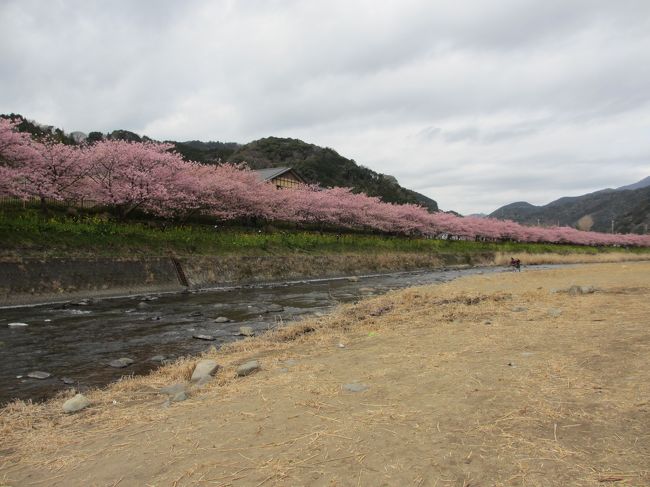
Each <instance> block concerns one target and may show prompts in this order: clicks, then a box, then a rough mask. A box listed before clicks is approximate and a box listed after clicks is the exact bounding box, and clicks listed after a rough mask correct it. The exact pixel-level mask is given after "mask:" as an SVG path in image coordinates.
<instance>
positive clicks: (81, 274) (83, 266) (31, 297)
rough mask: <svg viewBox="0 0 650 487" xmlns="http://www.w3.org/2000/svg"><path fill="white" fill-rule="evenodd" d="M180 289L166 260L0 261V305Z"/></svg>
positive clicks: (173, 269)
mask: <svg viewBox="0 0 650 487" xmlns="http://www.w3.org/2000/svg"><path fill="white" fill-rule="evenodd" d="M182 289H183V286H181V285H180V283H179V280H178V277H177V274H176V269H175V268H174V265H173V263H172V261H171V259H169V258H166V257H160V258H146V259H138V258H134V259H124V258H95V259H47V260H41V259H24V260H22V261H19V262H0V306H8V305H18V304H31V303H41V302H51V301H58V300H66V299H75V298H80V297H88V296H116V295H123V294H138V293H146V292H152V291H158V292H160V291H176V290H179V291H180V290H182Z"/></svg>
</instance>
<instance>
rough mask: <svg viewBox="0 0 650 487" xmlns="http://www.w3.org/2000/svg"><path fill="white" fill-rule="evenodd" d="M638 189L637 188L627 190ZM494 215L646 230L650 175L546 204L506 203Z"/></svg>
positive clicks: (608, 229)
mask: <svg viewBox="0 0 650 487" xmlns="http://www.w3.org/2000/svg"><path fill="white" fill-rule="evenodd" d="M627 188H636V189H627ZM490 216H491V217H493V218H498V219H502V220H513V221H516V222H518V223H524V224H528V225H536V224H538V223H539V224H540V225H556V224H560V225H567V226H571V227H575V228H579V229H580V230H593V231H596V232H611V231H612V220H613V221H614V231H615V232H618V233H645V232H646V231H647V228H648V227H650V178H646V179H644V180H642V181H639V182H638V183H635V184H633V185H629V186H622V187H620V188H617V189H604V190H601V191H596V192H595V193H589V194H585V195H582V196H573V197H564V198H560V199H558V200H555V201H552V202H551V203H549V204H547V205H544V206H535V205H531V204H530V203H527V202H525V201H520V202H517V203H511V204H509V205H506V206H502V207H501V208H499V209H498V210H496V211H495V212H493V213H492V214H491V215H490Z"/></svg>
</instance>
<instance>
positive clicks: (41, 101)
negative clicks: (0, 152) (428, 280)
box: [0, 0, 650, 212]
mask: <svg viewBox="0 0 650 487" xmlns="http://www.w3.org/2000/svg"><path fill="white" fill-rule="evenodd" d="M472 3H473V4H470V3H468V2H454V1H431V2H429V1H424V0H420V1H418V0H402V1H399V2H398V1H385V2H365V1H359V2H349V1H343V0H339V1H329V2H324V1H323V2H300V1H297V0H294V1H290V0H271V1H239V2H235V1H225V0H224V1H208V0H193V1H186V2H177V1H172V0H168V1H154V0H149V1H138V2H130V1H126V0H122V1H119V0H114V1H97V2H85V1H80V0H76V1H72V0H67V1H66V0H59V1H53V2H42V1H37V0H5V1H4V2H1V3H0V36H1V38H2V42H0V59H1V61H2V70H1V71H0V86H1V88H2V89H0V112H12V111H13V112H20V113H23V114H25V115H27V116H29V117H31V118H34V119H37V120H39V121H41V122H44V123H49V124H55V125H58V126H61V127H63V128H65V129H66V130H70V131H71V130H83V131H90V130H102V131H109V130H113V129H115V128H125V129H129V130H133V131H136V132H141V133H146V134H147V135H150V136H152V137H156V138H160V139H189V138H203V139H213V140H237V141H240V142H247V141H249V140H253V139H255V138H258V137H262V136H267V135H279V136H291V137H300V138H303V139H304V140H307V141H309V142H313V143H317V144H322V145H327V146H330V147H333V148H335V149H336V150H338V151H339V152H340V153H341V154H343V155H345V156H347V157H351V158H354V159H355V160H356V161H358V162H359V163H361V164H364V165H366V166H368V167H371V168H372V169H374V170H377V171H380V172H384V173H388V174H393V175H395V176H396V177H397V178H398V179H399V180H400V182H401V183H402V184H404V185H407V186H410V187H413V188H415V189H419V190H422V191H423V192H425V193H426V194H427V195H429V196H431V197H433V198H435V199H437V200H439V202H440V204H441V206H442V207H443V208H449V209H455V210H459V211H462V212H478V211H490V210H493V209H495V208H496V207H497V206H499V205H501V204H504V203H508V202H511V201H516V200H529V201H531V202H532V203H535V204H541V203H546V202H548V201H550V200H551V199H553V198H554V197H558V196H562V195H565V194H579V193H580V192H586V191H592V190H596V189H600V188H601V187H606V186H620V185H623V184H627V183H630V182H633V181H635V180H638V179H641V178H642V177H645V176H647V175H648V174H650V159H649V158H648V155H649V154H650V140H649V139H648V137H647V127H648V123H650V4H649V3H648V2H647V1H645V0H621V1H618V2H611V1H606V0H576V1H572V2H566V1H561V0H549V1H546V2H539V1H533V0H499V1H495V2H472Z"/></svg>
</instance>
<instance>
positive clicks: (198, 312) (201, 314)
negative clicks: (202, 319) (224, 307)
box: [187, 311, 203, 318]
mask: <svg viewBox="0 0 650 487" xmlns="http://www.w3.org/2000/svg"><path fill="white" fill-rule="evenodd" d="M187 316H189V317H191V318H194V317H196V316H203V313H201V312H200V311H193V312H192V313H190V314H189V315H187Z"/></svg>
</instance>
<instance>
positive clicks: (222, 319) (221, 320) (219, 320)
mask: <svg viewBox="0 0 650 487" xmlns="http://www.w3.org/2000/svg"><path fill="white" fill-rule="evenodd" d="M213 321H214V322H215V323H228V322H229V321H230V319H229V318H226V317H225V316H219V317H217V318H215V319H214V320H213Z"/></svg>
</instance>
